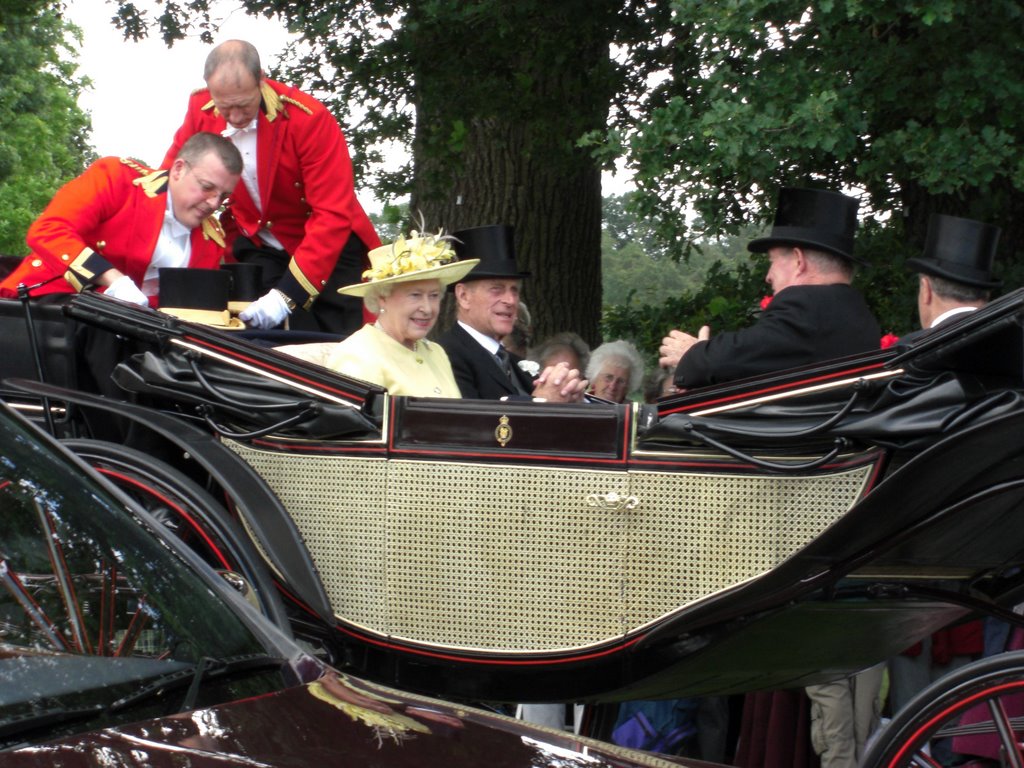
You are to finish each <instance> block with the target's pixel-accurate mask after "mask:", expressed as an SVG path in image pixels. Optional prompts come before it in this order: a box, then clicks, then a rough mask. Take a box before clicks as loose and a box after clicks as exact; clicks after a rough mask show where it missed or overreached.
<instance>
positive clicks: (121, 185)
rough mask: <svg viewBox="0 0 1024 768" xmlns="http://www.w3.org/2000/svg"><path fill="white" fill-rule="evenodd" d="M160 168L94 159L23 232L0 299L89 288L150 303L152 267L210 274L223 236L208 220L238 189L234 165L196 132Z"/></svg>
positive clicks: (214, 140)
mask: <svg viewBox="0 0 1024 768" xmlns="http://www.w3.org/2000/svg"><path fill="white" fill-rule="evenodd" d="M175 154H176V156H175V159H174V161H173V162H172V163H171V164H170V168H169V170H162V171H154V170H152V169H150V168H146V167H145V166H143V165H141V164H139V163H137V162H136V161H134V160H129V159H126V158H121V159H118V158H116V157H104V158H101V159H100V160H97V161H96V162H95V163H93V164H92V165H91V166H89V168H88V169H86V171H85V172H84V173H83V174H82V175H81V176H78V177H77V178H75V179H72V180H71V181H69V182H68V183H67V184H65V185H64V186H63V187H61V188H60V190H58V191H57V194H56V195H54V197H53V199H52V200H51V201H50V204H49V205H48V206H47V207H46V210H44V211H43V213H42V215H41V216H40V217H39V218H38V219H36V220H35V221H34V222H33V223H32V226H30V227H29V230H28V236H27V238H26V241H27V243H28V246H29V248H31V249H32V253H31V255H29V256H27V257H26V258H25V259H24V260H23V261H22V263H21V264H20V265H19V266H18V267H17V268H16V269H15V270H14V271H13V272H12V273H11V274H10V275H9V276H8V277H7V279H5V280H4V281H3V282H2V283H0V296H3V297H4V298H15V297H17V295H18V285H19V284H20V283H24V284H25V285H26V286H28V287H29V295H30V296H32V297H40V296H45V295H49V294H58V295H63V294H69V293H77V292H79V291H81V290H83V289H84V288H86V287H87V286H96V287H98V288H101V289H103V291H104V293H106V294H107V295H109V296H113V297H114V298H118V299H124V300H126V301H131V302H134V303H136V304H140V305H142V306H156V305H157V304H158V301H159V299H158V294H159V285H158V282H157V277H158V270H159V269H160V268H161V267H199V268H207V269H216V268H217V267H218V265H219V264H220V261H221V257H222V256H223V254H224V232H223V230H222V229H221V227H220V225H219V224H218V222H217V220H216V219H215V218H213V214H214V213H216V211H217V209H218V208H219V207H220V205H221V203H222V202H223V201H224V199H225V198H226V197H227V195H228V194H229V193H230V191H231V189H232V188H233V187H234V186H235V184H236V183H237V181H238V178H239V174H240V173H241V171H242V158H241V156H240V155H239V154H238V150H237V149H235V147H234V145H233V144H232V143H231V142H230V141H227V140H226V139H224V138H223V137H221V136H219V135H217V134H212V133H201V134H196V135H195V136H194V137H192V139H191V140H190V141H189V142H188V143H186V144H185V145H183V146H182V147H181V151H180V152H177V153H175Z"/></svg>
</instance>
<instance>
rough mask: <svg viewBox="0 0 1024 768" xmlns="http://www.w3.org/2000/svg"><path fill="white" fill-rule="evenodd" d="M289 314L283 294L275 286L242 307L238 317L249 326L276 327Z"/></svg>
mask: <svg viewBox="0 0 1024 768" xmlns="http://www.w3.org/2000/svg"><path fill="white" fill-rule="evenodd" d="M289 314H291V310H290V309H289V308H288V303H287V301H285V295H284V294H283V293H281V292H280V291H279V290H277V289H276V288H271V289H270V290H269V291H267V293H266V294H264V295H263V296H261V297H260V298H258V299H256V301H254V302H253V303H252V304H250V305H249V306H248V307H246V308H245V309H243V310H242V311H241V312H240V313H239V315H238V319H239V320H241V321H242V322H243V323H245V324H246V325H248V326H249V327H250V328H263V329H267V328H276V327H277V326H279V325H280V324H281V323H283V322H284V319H285V318H286V317H288V315H289Z"/></svg>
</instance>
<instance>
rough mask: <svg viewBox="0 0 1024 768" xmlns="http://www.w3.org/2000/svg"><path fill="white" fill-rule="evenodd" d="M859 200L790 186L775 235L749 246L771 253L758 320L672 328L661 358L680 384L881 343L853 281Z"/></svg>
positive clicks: (742, 375)
mask: <svg viewBox="0 0 1024 768" xmlns="http://www.w3.org/2000/svg"><path fill="white" fill-rule="evenodd" d="M856 227H857V201H856V200H855V199H853V198H851V197H848V196H846V195H842V194H839V193H838V192H829V191H825V190H816V189H792V188H786V189H783V190H782V191H781V192H780V193H779V204H778V209H777V210H776V213H775V223H774V224H773V226H772V230H771V232H770V233H769V235H768V236H767V237H762V238H759V239H756V240H752V241H751V242H750V244H749V245H748V246H747V247H748V249H749V250H751V251H753V252H754V253H767V254H768V259H769V261H770V264H771V266H770V268H769V270H768V275H767V276H766V277H765V280H766V282H767V283H768V284H769V285H771V287H772V291H773V294H774V295H773V297H772V299H771V302H770V303H769V305H768V307H767V308H766V309H765V310H764V312H762V313H761V316H760V318H759V319H758V321H757V323H756V324H754V325H753V326H751V327H750V328H744V329H743V330H740V331H732V332H727V333H720V334H718V335H717V336H715V337H714V338H712V337H711V332H710V329H709V328H708V326H704V327H703V328H701V329H700V332H699V333H698V335H697V336H692V335H690V334H688V333H683V332H682V331H678V330H675V331H671V332H670V333H669V335H668V336H666V337H665V338H664V339H663V340H662V346H661V348H660V350H659V351H660V354H661V358H660V360H659V364H660V365H661V367H663V368H671V369H672V370H674V371H675V383H676V386H678V387H682V388H692V387H702V386H705V385H708V384H718V383H722V382H727V381H734V380H736V379H743V378H747V377H748V376H756V375H759V374H763V373H769V372H771V371H779V370H784V369H787V368H795V367H798V366H802V365H809V364H811V363H817V362H821V361H824V360H828V359H831V358H836V357H845V356H847V355H853V354H857V353H860V352H867V351H869V350H872V349H878V346H879V340H880V335H881V334H880V331H879V328H878V323H877V321H876V320H875V318H874V317H873V316H872V315H871V312H870V310H869V309H868V307H867V304H865V303H864V299H863V297H862V296H861V295H860V294H859V293H858V292H857V291H856V290H854V288H852V287H851V285H850V282H851V280H852V279H853V271H854V265H855V263H863V262H862V261H860V260H859V259H857V258H856V257H854V256H853V237H854V232H855V230H856Z"/></svg>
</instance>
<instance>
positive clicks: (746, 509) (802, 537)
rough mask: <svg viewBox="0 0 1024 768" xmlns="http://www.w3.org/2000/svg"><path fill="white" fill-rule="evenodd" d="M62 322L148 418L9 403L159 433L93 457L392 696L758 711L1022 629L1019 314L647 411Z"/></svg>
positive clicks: (117, 325) (230, 339)
mask: <svg viewBox="0 0 1024 768" xmlns="http://www.w3.org/2000/svg"><path fill="white" fill-rule="evenodd" d="M65 311H66V314H67V316H68V317H69V318H71V319H72V320H73V321H74V322H79V323H86V324H89V325H92V326H95V327H98V328H103V329H106V330H107V331H109V332H112V333H117V334H119V335H122V336H125V337H127V338H129V339H131V340H132V343H134V344H136V345H137V346H138V347H139V352H138V353H137V354H136V355H134V356H132V357H131V358H130V359H129V360H128V361H127V362H125V363H124V364H122V365H121V366H120V367H119V368H118V370H117V372H116V374H115V379H116V381H117V382H118V384H119V385H120V386H121V387H123V388H124V390H125V391H126V392H130V393H131V399H132V400H133V402H121V401H114V400H110V399H108V398H101V397H97V396H95V395H91V394H88V393H83V392H79V391H73V390H69V389H62V388H60V387H56V386H53V385H45V384H41V383H39V382H29V381H26V380H14V381H8V382H7V383H6V389H8V390H11V391H15V392H17V393H18V394H16V395H14V396H13V397H12V398H11V400H12V401H18V400H19V399H20V401H21V407H22V408H24V409H28V410H31V409H32V408H33V407H36V406H38V407H39V408H40V409H41V410H40V411H38V413H41V414H44V413H54V412H59V413H60V414H61V415H62V417H63V418H64V419H65V422H66V423H64V426H58V429H71V427H73V425H74V424H75V422H76V417H75V414H76V413H79V414H80V413H87V414H90V418H92V419H93V420H95V419H96V418H97V415H96V414H105V415H106V416H107V417H110V418H113V417H115V416H116V417H117V418H121V419H125V420H128V421H130V422H132V423H133V424H135V425H136V426H138V427H141V428H144V431H145V432H146V434H147V439H146V441H145V442H144V444H145V445H146V446H147V450H149V451H150V452H153V451H154V450H155V452H156V453H158V454H160V455H162V456H164V458H165V459H167V461H166V462H162V461H156V460H154V459H152V458H151V457H150V456H148V455H146V454H143V453H140V452H138V451H137V450H134V449H132V448H130V447H126V446H124V445H119V444H110V443H102V442H97V441H92V440H79V439H75V440H73V441H72V445H73V446H74V447H75V450H76V451H77V452H79V454H80V455H82V456H83V457H85V458H86V459H87V460H88V461H90V462H91V463H92V464H93V465H94V466H96V467H97V468H99V469H100V470H101V471H103V472H104V473H105V474H107V475H108V476H109V477H111V478H113V479H114V480H115V481H116V482H118V483H119V484H121V485H122V487H125V488H128V489H130V490H131V491H132V492H133V493H134V494H135V495H136V496H137V497H139V498H141V499H144V500H146V501H147V504H148V505H149V506H151V507H152V508H156V509H157V511H158V512H159V513H160V514H161V515H162V516H163V518H164V519H165V521H166V522H167V524H168V525H170V526H172V527H174V528H175V529H176V530H177V531H178V533H179V535H180V536H181V537H182V538H184V539H186V540H187V541H189V542H190V543H192V544H193V546H194V547H195V548H196V549H197V550H199V551H201V552H202V553H203V554H204V556H205V557H206V558H207V559H208V560H209V561H210V562H211V563H212V564H214V565H216V566H218V567H221V568H226V569H231V570H233V571H237V572H239V573H241V574H242V575H243V576H245V577H246V579H247V580H248V581H249V582H250V583H251V584H252V585H253V587H254V589H255V591H256V593H257V598H258V600H259V602H260V604H261V606H262V608H263V610H264V612H265V613H267V615H268V616H270V617H271V618H272V619H273V620H274V621H276V622H278V623H280V624H282V625H283V626H288V627H290V628H291V629H292V630H293V631H294V632H295V634H296V635H297V636H299V637H301V638H303V639H304V640H306V641H307V642H309V643H311V644H314V645H316V646H317V647H319V648H321V649H322V650H323V652H324V653H325V654H327V655H329V656H330V658H331V659H332V660H333V661H334V662H335V663H336V664H338V665H339V666H342V667H344V668H347V669H351V670H353V671H354V672H356V673H358V674H362V675H365V676H367V677H369V678H372V679H375V680H379V681H382V682H388V683H394V684H399V685H402V686H403V687H406V688H411V689H417V690H421V691H425V692H430V693H433V694H439V695H442V696H446V697H452V698H463V699H470V700H503V701H520V700H532V701H537V700H542V699H543V700H552V701H567V700H576V701H590V702H603V701H621V700H626V699H642V698H658V697H677V696H683V695H701V694H710V693H727V692H738V691H748V690H755V689H762V688H777V687H785V686H797V685H806V684H810V683H814V682H820V681H824V680H828V679H834V678H836V677H838V676H841V675H845V674H848V673H851V672H853V671H856V670H859V669H862V668H864V667H866V666H868V665H871V664H874V663H876V662H879V661H882V660H884V659H886V658H888V657H890V656H892V655H894V654H896V653H899V652H900V651H902V650H903V649H905V648H906V647H908V646H910V645H912V644H913V643H914V642H916V641H917V640H919V639H921V638H922V637H924V636H926V635H928V634H930V633H931V632H932V631H934V630H936V629H938V628H940V627H942V626H945V625H948V624H949V623H950V622H953V621H956V620H958V619H960V618H964V617H968V616H971V615H976V614H979V613H980V614H986V615H995V616H1002V617H1004V618H1007V619H1008V620H1011V621H1016V620H1017V619H1016V617H1015V616H1014V614H1012V612H1011V611H1010V607H1011V606H1013V605H1014V604H1016V603H1018V602H1020V601H1021V593H1022V587H1024V574H1022V572H1021V569H1020V566H1021V564H1022V563H1024V535H1021V533H1020V531H1021V530H1022V516H1024V506H1022V504H1021V502H1022V499H1024V441H1022V440H1021V437H1020V436H1021V434H1022V429H1024V401H1022V394H1024V293H1022V292H1016V293H1013V294H1010V295H1008V296H1006V297H1003V298H1002V299H1000V300H998V301H997V302H994V303H993V304H992V305H990V306H989V307H988V308H986V309H984V310H981V311H979V312H976V313H973V314H971V315H970V316H967V317H966V318H965V319H963V320H962V321H960V322H958V323H956V324H955V325H952V326H950V327H948V328H943V329H941V330H939V331H936V332H934V333H932V334H930V335H928V336H926V337H924V338H923V339H921V340H920V341H918V342H917V343H915V344H913V345H910V346H904V347H899V346H897V347H895V348H890V349H889V350H884V351H879V352H876V353H871V354H866V355H862V356H858V357H855V358H847V359H843V360H837V361H833V362H831V363H829V364H824V365H820V366H814V367H809V368H804V369H799V370H792V371H785V372H781V373H779V374H775V375H771V376H765V377H761V378H758V379H752V380H747V381H743V382H736V383H733V384H730V385H725V386H718V387H708V388H704V389H701V390H695V391H692V392H689V393H685V394H682V395H678V396H673V397H671V398H667V399H664V400H662V401H661V402H659V403H658V404H657V405H656V406H640V405H636V404H627V405H608V404H598V403H589V404H574V405H558V404H549V403H526V402H488V401H458V400H441V399H420V398H404V397H390V396H389V395H388V394H387V393H386V392H385V391H383V390H382V389H380V388H378V387H375V386H373V385H368V384H366V383H364V382H359V381H356V380H352V379H348V378H346V377H343V376H340V375H337V374H334V373H332V372H330V371H327V370H325V369H323V368H320V367H318V366H316V365H313V364H310V363H304V362H302V361H298V360H295V359H294V358H292V357H289V356H287V355H285V354H282V353H281V352H278V351H276V350H273V349H270V348H267V347H265V346H261V345H259V344H255V343H253V342H252V341H249V340H246V339H243V338H240V337H239V336H237V335H232V334H230V333H224V332H219V331H211V330H208V329H206V328H203V327H201V326H195V325H192V324H189V323H184V322H181V321H178V320H175V319H173V318H170V317H166V316H163V315H160V314H158V313H154V312H151V311H147V310H141V309H138V308H136V307H133V306H126V305H123V304H122V303H120V302H116V301H113V300H110V299H106V298H105V297H101V296H94V295H80V296H78V297H75V298H74V299H73V300H72V301H71V303H70V304H69V305H68V306H67V307H66V309H65ZM99 418H103V416H100V417H99ZM67 425H71V427H69V426H67ZM72 431H73V430H72ZM154 446H155V449H154ZM1011 732H1012V731H1011ZM900 738H904V740H905V741H906V738H909V737H900ZM915 738H916V737H915ZM901 759H902V758H901Z"/></svg>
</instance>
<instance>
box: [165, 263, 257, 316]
mask: <svg viewBox="0 0 1024 768" xmlns="http://www.w3.org/2000/svg"><path fill="white" fill-rule="evenodd" d="M230 282H231V277H230V275H228V273H227V272H225V271H223V270H220V269H189V268H170V267H163V268H161V269H160V311H161V312H166V313H167V314H169V315H174V316H175V317H178V318H180V319H182V320H188V321H189V322H193V323H203V324H204V325H213V326H218V327H223V328H235V327H239V328H244V327H245V326H244V324H243V323H240V322H239V321H238V320H237V319H234V318H232V317H231V315H230V313H229V312H228V285H229V284H230Z"/></svg>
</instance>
